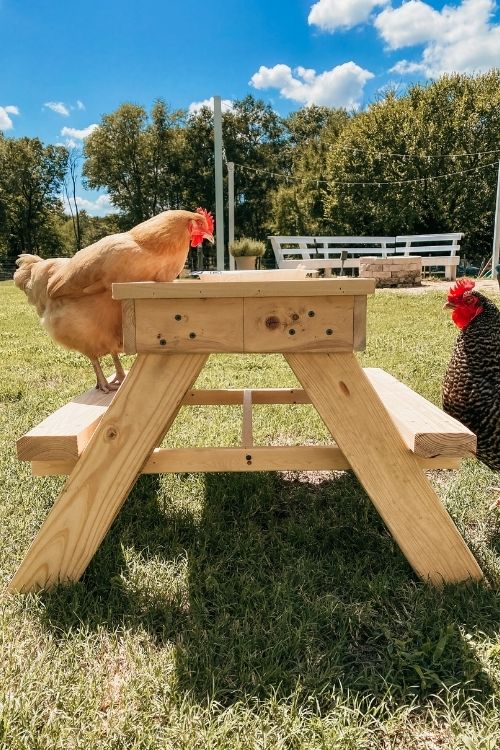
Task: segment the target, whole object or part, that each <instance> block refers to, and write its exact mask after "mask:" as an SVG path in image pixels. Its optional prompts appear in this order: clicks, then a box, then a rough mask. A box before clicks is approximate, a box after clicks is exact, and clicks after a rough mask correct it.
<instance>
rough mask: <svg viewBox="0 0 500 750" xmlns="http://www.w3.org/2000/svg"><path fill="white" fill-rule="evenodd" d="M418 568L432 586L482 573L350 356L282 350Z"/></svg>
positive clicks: (373, 391) (401, 546) (390, 528)
mask: <svg viewBox="0 0 500 750" xmlns="http://www.w3.org/2000/svg"><path fill="white" fill-rule="evenodd" d="M285 358H286V359H287V361H288V363H289V364H290V366H291V367H292V369H293V371H294V372H295V375H296V376H297V377H298V379H299V381H300V382H301V383H302V385H303V387H304V388H305V390H306V391H307V392H308V393H309V395H310V397H311V401H312V403H313V404H314V406H315V407H316V409H317V410H318V412H319V414H320V416H321V417H322V419H323V420H324V422H325V424H326V426H327V427H328V429H329V430H330V432H331V433H332V435H333V437H334V439H335V442H336V443H337V444H338V446H339V447H340V449H341V450H342V452H343V454H344V455H345V456H346V458H347V460H348V461H349V463H350V465H351V467H352V469H353V471H354V472H355V474H356V475H357V477H358V479H359V480H360V482H361V483H362V485H363V486H364V488H365V490H366V492H367V493H368V495H369V496H370V498H371V499H372V502H373V503H374V505H375V507H376V508H377V510H378V512H379V513H380V515H381V517H382V519H383V520H384V522H385V523H386V525H387V527H388V528H389V530H390V532H391V534H392V535H393V537H394V539H395V540H396V542H397V544H398V545H399V547H400V548H401V551H402V552H403V554H404V556H405V557H406V559H407V560H408V562H409V563H410V565H411V566H412V567H413V568H414V570H415V571H416V573H417V574H418V575H419V576H421V577H422V578H423V579H424V580H429V581H430V582H431V583H432V584H434V585H441V584H443V583H444V582H447V583H452V582H458V581H465V580H467V579H470V578H473V579H477V580H479V579H481V578H482V572H481V569H480V568H479V565H478V564H477V562H476V560H475V559H474V557H473V555H472V553H471V552H470V550H469V549H468V547H467V545H466V544H465V542H464V541H463V539H462V537H461V536H460V534H459V532H458V530H457V529H456V527H455V525H454V523H453V521H452V520H451V518H450V516H449V515H448V513H447V512H446V510H445V509H444V507H443V506H442V505H441V502H440V500H439V498H438V497H437V495H436V494H435V493H434V491H433V490H432V487H431V486H430V484H429V482H428V481H427V478H426V477H425V475H424V473H423V472H422V471H421V470H420V467H419V464H418V461H417V458H416V456H415V455H414V454H413V453H412V452H411V451H408V449H407V448H406V446H405V444H404V442H403V440H402V438H401V437H400V435H399V433H398V431H397V429H396V427H395V425H394V423H393V422H392V420H391V418H390V417H389V414H388V413H387V411H386V410H385V408H384V406H383V404H382V402H381V400H380V399H379V397H378V396H377V393H376V391H375V390H374V388H373V387H372V385H371V383H370V381H369V380H368V378H367V376H366V375H365V374H364V372H363V370H362V369H361V367H360V365H359V363H358V361H357V359H356V356H355V355H354V354H352V353H339V354H286V355H285Z"/></svg>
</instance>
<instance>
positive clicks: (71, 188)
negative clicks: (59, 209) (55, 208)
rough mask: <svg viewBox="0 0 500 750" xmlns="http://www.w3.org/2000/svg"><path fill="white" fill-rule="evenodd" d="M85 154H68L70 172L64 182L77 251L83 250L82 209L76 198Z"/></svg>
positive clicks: (79, 152) (78, 150)
mask: <svg viewBox="0 0 500 750" xmlns="http://www.w3.org/2000/svg"><path fill="white" fill-rule="evenodd" d="M82 159H83V154H82V152H81V150H80V149H76V148H72V149H71V150H70V151H69V153H68V170H67V173H66V178H65V180H64V195H65V197H66V202H67V204H68V208H69V212H70V216H71V224H72V227H73V235H74V245H75V249H76V250H77V251H78V250H81V249H82V247H83V245H82V227H81V222H80V209H79V208H78V201H77V196H76V190H77V183H78V171H79V166H80V163H81V161H82Z"/></svg>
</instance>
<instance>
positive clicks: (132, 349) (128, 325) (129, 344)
mask: <svg viewBox="0 0 500 750" xmlns="http://www.w3.org/2000/svg"><path fill="white" fill-rule="evenodd" d="M122 330H123V351H124V352H125V354H135V353H136V351H137V349H136V345H135V300H133V299H124V300H123V301H122Z"/></svg>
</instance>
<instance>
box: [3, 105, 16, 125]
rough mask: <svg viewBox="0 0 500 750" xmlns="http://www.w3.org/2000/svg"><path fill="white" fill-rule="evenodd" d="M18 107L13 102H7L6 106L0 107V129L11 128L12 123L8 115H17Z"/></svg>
mask: <svg viewBox="0 0 500 750" xmlns="http://www.w3.org/2000/svg"><path fill="white" fill-rule="evenodd" d="M18 114H19V108H18V107H15V106H14V105H13V104H8V105H7V106H6V107H0V130H12V128H13V127H14V123H13V122H12V118H11V117H9V115H18Z"/></svg>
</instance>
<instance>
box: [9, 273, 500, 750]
mask: <svg viewBox="0 0 500 750" xmlns="http://www.w3.org/2000/svg"><path fill="white" fill-rule="evenodd" d="M497 299H498V298H497ZM442 304H443V296H442V295H441V294H437V293H430V294H425V295H404V294H378V295H376V296H375V297H374V298H372V299H371V300H370V303H369V331H368V347H367V350H366V352H365V353H364V354H363V355H362V357H361V359H362V361H363V364H365V365H371V366H379V367H383V368H384V369H386V370H388V371H389V372H391V373H392V374H394V375H395V376H397V377H398V378H400V379H401V380H402V381H404V382H405V383H407V384H408V385H410V386H411V387H412V388H414V389H415V390H417V391H419V392H420V393H422V394H423V395H424V396H426V397H427V398H429V399H431V400H432V401H434V402H436V403H439V394H440V382H441V379H442V375H443V372H444V368H445V366H446V363H447V360H448V358H449V355H450V352H451V348H452V345H453V340H454V337H455V336H456V330H455V329H454V328H453V326H452V325H451V323H450V321H449V317H448V315H447V314H446V313H445V312H443V311H442V309H441V308H442ZM0 327H1V339H0V350H1V362H2V377H1V379H0V418H1V420H2V426H1V430H0V436H1V441H2V451H1V461H2V466H1V496H0V528H1V545H0V579H1V580H0V588H1V590H2V593H1V594H0V598H1V608H0V747H1V748H5V750H21V749H23V750H24V749H26V750H42V749H43V750H49V749H50V750H58V749H61V750H63V749H64V750H70V749H73V748H78V749H80V748H85V749H86V750H87V749H88V750H96V749H100V748H103V749H104V748H106V750H107V749H108V748H110V749H112V750H115V749H116V750H118V749H121V748H123V749H124V750H125V749H127V750H128V749H131V750H136V749H137V750H139V748H140V749H141V750H142V749H144V750H145V749H146V748H147V749H148V750H149V749H151V750H152V749H153V748H154V749H156V748H158V750H160V748H161V749H163V748H172V749H175V750H177V749H178V748H186V749H187V748H209V749H210V750H212V749H216V748H217V749H222V748H228V749H231V750H233V748H234V750H244V749H245V750H246V749H250V748H252V749H253V748H273V749H274V748H282V749H283V750H285V749H286V750H295V749H299V748H300V749H302V748H303V749H304V750H319V749H320V748H324V749H325V750H331V749H337V748H339V749H342V750H343V749H344V748H345V749H347V748H352V750H358V749H359V748H361V749H363V748H366V749H367V750H368V749H369V750H372V749H375V750H379V749H380V750H389V749H390V750H392V749H393V748H394V749H396V748H398V749H401V750H403V749H404V750H414V749H415V750H416V749H419V750H420V748H429V750H435V749H436V748H466V749H467V750H472V749H473V750H482V749H484V750H486V749H488V750H493V748H496V747H497V746H498V745H499V743H500V718H499V715H500V712H499V708H500V706H499V702H500V638H499V632H500V593H499V591H498V584H499V582H500V518H499V514H498V513H497V512H492V511H489V510H488V505H489V503H490V502H491V500H492V498H493V495H492V493H491V491H490V489H489V488H490V487H491V485H492V484H495V483H496V484H498V476H496V477H495V475H494V474H493V472H490V471H489V470H488V469H486V468H485V467H484V466H482V465H480V464H479V463H477V462H475V461H472V460H471V461H466V462H465V463H464V464H463V466H462V468H461V469H460V470H459V471H457V472H433V473H432V474H431V475H430V478H431V481H432V482H433V484H434V486H435V488H436V490H437V491H438V493H439V494H440V497H441V498H442V500H443V502H444V503H445V504H446V507H447V508H448V510H449V512H450V513H451V515H452V517H453V518H454V520H455V523H456V524H457V525H458V527H459V529H460V531H461V532H462V534H463V536H464V537H465V539H466V541H467V543H468V544H469V545H470V547H471V548H472V550H473V551H474V553H475V555H476V556H477V558H478V560H479V562H480V564H481V566H482V568H483V570H484V571H485V573H486V576H487V582H485V583H483V584H480V585H472V586H464V585H460V586H448V587H446V588H445V589H444V590H441V591H439V590H435V589H432V588H430V587H428V586H426V585H424V584H423V583H421V582H420V581H419V580H417V578H416V577H415V575H414V574H413V572H412V571H411V569H410V568H409V566H408V564H407V563H406V561H405V559H404V558H403V556H402V555H401V553H400V552H399V549H398V548H397V546H396V545H395V544H394V542H393V541H392V539H391V537H390V536H389V534H388V532H387V530H386V529H385V527H384V525H383V524H382V523H381V521H380V519H379V518H378V516H377V514H376V512H375V511H374V509H373V507H372V505H371V503H370V501H369V500H368V498H367V497H366V495H365V493H364V492H363V490H362V489H361V488H360V486H359V484H358V483H357V481H356V480H355V478H354V477H353V476H352V475H350V474H349V473H340V472H338V473H332V474H322V475H320V474H314V475H306V474H294V473H286V474H279V473H261V474H244V475H242V474H223V475H214V474H207V475H199V474H193V475H164V476H156V477H154V476H149V477H141V478H140V480H139V481H138V482H137V484H136V486H135V488H134V490H133V491H132V493H131V494H130V497H129V498H128V500H127V502H126V503H125V506H124V508H123V510H122V512H121V513H120V514H119V516H118V518H117V520H116V522H115V523H114V525H113V527H112V529H111V531H110V532H109V534H108V535H107V537H106V538H105V540H104V542H103V544H102V545H101V548H100V549H99V551H98V553H97V554H96V556H95V558H94V560H93V561H92V562H91V564H90V566H89V568H88V570H87V572H86V573H85V575H84V576H83V578H82V580H81V581H80V582H78V583H76V584H73V585H70V586H65V587H59V588H58V589H56V590H53V591H50V592H45V593H41V594H38V595H28V596H21V595H15V596H10V595H7V594H5V593H4V591H5V586H6V584H7V582H8V581H9V579H10V577H11V576H12V575H13V573H14V571H15V569H16V567H17V565H18V564H19V562H20V560H21V558H22V556H23V554H24V552H25V550H26V548H27V546H28V545H29V543H30V541H31V540H32V538H33V536H34V534H35V533H36V530H37V529H38V528H39V526H40V524H41V522H42V521H43V519H44V518H45V516H46V513H47V511H48V509H49V508H50V506H51V503H52V502H53V500H54V498H55V496H56V494H57V492H58V490H59V489H60V487H61V486H62V482H63V480H62V479H61V478H34V477H32V476H31V475H30V471H29V467H28V466H27V465H26V464H22V463H19V462H18V461H17V460H16V457H15V449H14V444H15V440H16V438H17V437H19V436H20V435H21V434H22V433H23V432H25V431H26V430H28V429H29V428H30V427H32V426H33V425H34V424H36V423H37V422H38V421H40V420H41V419H42V418H43V417H44V416H46V415H47V414H48V413H49V412H50V411H52V410H54V409H55V408H57V407H58V406H60V405H62V404H63V403H65V402H66V401H67V400H69V399H70V398H71V397H72V396H73V395H75V394H77V393H79V392H81V391H82V390H84V389H86V388H88V387H89V386H90V385H91V384H92V382H93V373H92V370H91V368H90V366H89V365H88V364H87V362H86V361H85V360H84V358H83V357H81V356H79V355H77V354H74V353H71V352H66V351H65V350H63V349H61V348H59V347H57V346H55V345H54V344H52V342H51V341H50V340H49V338H48V337H47V335H46V334H45V333H44V331H43V330H42V329H41V327H40V326H39V324H38V322H37V320H36V316H35V314H34V312H33V310H32V309H31V308H29V307H28V306H27V304H26V301H25V298H24V296H23V295H22V294H21V293H20V292H19V291H18V290H17V289H15V288H14V287H13V286H12V284H10V283H3V284H0ZM110 369H111V366H109V370H110ZM294 384H295V381H294V378H293V375H292V374H291V372H290V371H289V370H288V368H287V366H286V364H285V363H284V360H282V358H280V357H274V356H269V357H261V356H252V357H230V356H213V357H212V358H211V359H210V361H209V365H208V367H207V369H206V370H205V371H204V372H203V373H202V376H201V378H200V381H199V383H198V385H202V386H204V387H231V386H255V387H259V386H274V387H276V386H287V385H290V386H292V385H294ZM221 411H223V420H221V423H220V424H218V423H215V421H214V419H213V412H211V411H210V409H209V408H208V407H207V408H203V409H201V408H200V409H199V410H198V411H197V412H196V419H194V418H193V415H194V412H193V411H192V410H189V409H185V410H183V411H182V412H181V414H180V415H179V418H178V421H177V423H176V425H175V428H174V430H173V433H172V436H171V437H170V438H169V442H170V444H173V445H186V444H213V445H216V444H220V443H221V442H223V443H225V444H236V442H237V440H238V437H239V430H240V422H239V420H240V411H239V409H236V408H229V407H228V408H225V409H224V410H221ZM256 412H257V414H256V420H255V422H256V425H255V432H256V438H257V441H258V442H265V441H268V440H269V439H273V440H275V441H279V442H281V443H301V442H302V441H304V440H306V441H318V442H321V441H326V440H327V435H326V432H325V429H324V427H323V425H322V423H321V421H320V420H319V418H317V417H316V416H315V415H314V414H313V413H312V410H311V408H310V407H307V406H300V407H281V406H276V407H272V408H271V407H260V408H258V409H257V410H256Z"/></svg>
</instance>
